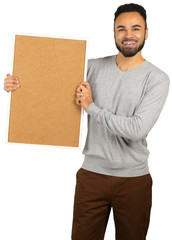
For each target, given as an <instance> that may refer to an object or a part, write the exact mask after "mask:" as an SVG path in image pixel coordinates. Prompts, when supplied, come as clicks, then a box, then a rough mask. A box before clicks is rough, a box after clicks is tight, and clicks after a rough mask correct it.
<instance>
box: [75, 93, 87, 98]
mask: <svg viewBox="0 0 172 240" xmlns="http://www.w3.org/2000/svg"><path fill="white" fill-rule="evenodd" d="M76 96H77V97H83V96H85V93H76Z"/></svg>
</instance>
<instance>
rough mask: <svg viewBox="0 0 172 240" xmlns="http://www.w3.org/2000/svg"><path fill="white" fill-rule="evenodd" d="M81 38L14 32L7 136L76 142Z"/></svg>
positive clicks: (20, 139)
mask: <svg viewBox="0 0 172 240" xmlns="http://www.w3.org/2000/svg"><path fill="white" fill-rule="evenodd" d="M85 54H86V40H73V39H60V38H54V37H39V36H25V35H15V47H14V59H13V75H14V76H17V77H19V81H20V85H21V87H20V88H19V89H17V90H16V91H14V92H12V93H11V106H10V117H9V129H8V142H15V143H28V144H43V145H56V146H67V147H79V137H80V126H81V107H80V106H78V105H76V103H75V90H76V88H77V86H78V84H79V83H80V82H82V81H84V71H85Z"/></svg>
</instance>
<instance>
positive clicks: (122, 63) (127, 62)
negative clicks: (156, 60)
mask: <svg viewBox="0 0 172 240" xmlns="http://www.w3.org/2000/svg"><path fill="white" fill-rule="evenodd" d="M144 62H145V59H144V58H143V57H142V55H141V52H138V53H137V54H136V55H135V56H133V57H124V55H123V54H122V53H121V52H119V53H118V55H117V56H116V64H117V66H118V67H119V69H120V70H121V71H124V72H125V71H128V70H131V69H133V68H135V67H138V66H139V65H141V64H142V63H144Z"/></svg>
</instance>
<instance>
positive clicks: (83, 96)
mask: <svg viewBox="0 0 172 240" xmlns="http://www.w3.org/2000/svg"><path fill="white" fill-rule="evenodd" d="M91 103H93V98H92V92H91V88H90V84H89V83H88V82H84V81H83V82H81V83H80V84H79V85H78V87H77V89H76V104H77V105H80V106H81V107H83V109H84V110H86V109H87V107H88V106H89V105H90V104H91Z"/></svg>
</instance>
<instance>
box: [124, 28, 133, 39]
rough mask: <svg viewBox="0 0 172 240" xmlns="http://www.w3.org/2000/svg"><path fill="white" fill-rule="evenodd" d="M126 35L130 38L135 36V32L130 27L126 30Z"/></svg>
mask: <svg viewBox="0 0 172 240" xmlns="http://www.w3.org/2000/svg"><path fill="white" fill-rule="evenodd" d="M125 37H127V38H130V37H133V32H132V30H130V29H126V31H125Z"/></svg>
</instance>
